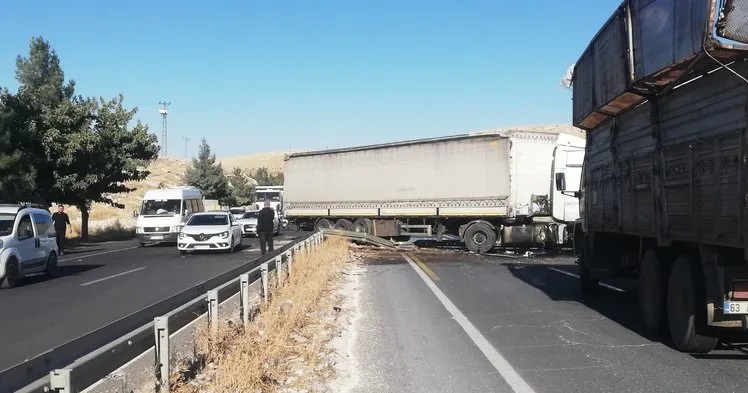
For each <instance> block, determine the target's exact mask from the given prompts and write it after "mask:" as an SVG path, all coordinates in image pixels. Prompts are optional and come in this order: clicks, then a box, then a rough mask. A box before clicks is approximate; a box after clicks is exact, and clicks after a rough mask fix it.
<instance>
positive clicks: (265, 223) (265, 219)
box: [257, 201, 275, 255]
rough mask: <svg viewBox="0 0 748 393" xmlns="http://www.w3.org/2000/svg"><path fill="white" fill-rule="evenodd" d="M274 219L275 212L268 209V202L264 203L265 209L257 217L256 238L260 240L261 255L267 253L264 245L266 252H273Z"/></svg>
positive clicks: (270, 208)
mask: <svg viewBox="0 0 748 393" xmlns="http://www.w3.org/2000/svg"><path fill="white" fill-rule="evenodd" d="M274 219H275V210H273V208H272V207H270V201H265V207H263V208H262V210H260V214H259V217H257V236H258V237H259V238H260V251H261V252H262V255H265V254H266V253H267V252H266V250H265V245H266V244H267V251H269V252H273V229H274V228H273V226H274V225H273V221H274Z"/></svg>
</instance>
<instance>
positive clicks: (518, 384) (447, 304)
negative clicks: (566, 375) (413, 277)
mask: <svg viewBox="0 0 748 393" xmlns="http://www.w3.org/2000/svg"><path fill="white" fill-rule="evenodd" d="M402 257H403V258H405V260H406V261H408V264H410V267H412V268H413V270H415V272H416V273H417V274H418V276H419V277H421V279H422V280H423V282H425V283H426V285H427V286H428V287H429V289H431V292H433V293H434V295H435V296H436V298H437V299H439V301H440V302H441V303H442V304H443V305H444V308H446V309H447V311H449V313H450V314H452V318H454V320H455V321H457V323H458V324H459V325H460V327H462V330H464V331H465V333H467V335H468V337H470V339H471V340H473V343H475V345H476V346H477V347H478V349H480V351H481V352H483V355H485V356H486V359H488V361H489V362H491V364H492V365H493V367H494V368H495V369H496V371H498V372H499V374H501V376H502V377H503V378H504V380H505V381H506V383H507V384H509V386H510V387H511V388H512V390H513V391H514V392H516V393H535V391H534V390H533V389H532V388H531V387H530V385H529V384H528V383H527V382H526V381H525V380H524V379H522V376H520V375H519V374H518V373H517V371H515V370H514V368H513V367H512V365H511V364H509V362H508V361H507V360H506V359H505V358H504V357H503V356H501V354H500V353H499V351H497V350H496V348H494V347H493V345H491V343H490V342H489V341H488V340H487V339H486V337H484V336H483V334H481V332H480V331H479V330H478V329H477V328H476V327H475V326H474V325H473V324H472V323H470V321H469V320H468V319H467V317H465V315H464V314H462V312H461V311H460V309H459V308H457V306H455V305H454V303H452V301H451V300H449V298H448V297H447V295H445V294H444V292H442V291H441V290H440V289H439V287H437V286H436V284H434V282H433V281H431V279H430V278H429V277H428V276H427V275H426V273H424V271H423V270H421V268H420V267H418V265H417V264H416V263H415V262H413V260H412V259H410V258H409V257H408V256H407V255H404V254H403V255H402Z"/></svg>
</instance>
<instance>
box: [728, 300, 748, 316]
mask: <svg viewBox="0 0 748 393" xmlns="http://www.w3.org/2000/svg"><path fill="white" fill-rule="evenodd" d="M723 307H724V309H725V311H724V312H725V314H748V302H735V301H729V300H728V301H725V303H724V305H723Z"/></svg>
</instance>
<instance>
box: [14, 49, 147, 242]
mask: <svg viewBox="0 0 748 393" xmlns="http://www.w3.org/2000/svg"><path fill="white" fill-rule="evenodd" d="M16 80H17V81H18V83H19V88H18V92H17V93H16V94H11V93H9V92H8V91H7V90H4V91H3V92H2V93H1V94H0V154H1V156H0V178H1V179H2V180H0V193H2V194H3V195H7V196H8V198H7V199H15V200H29V199H33V196H30V195H29V194H36V195H37V196H38V197H39V198H40V199H41V200H43V201H44V202H45V203H47V204H51V203H52V202H57V203H68V204H73V205H75V206H77V207H78V208H79V209H80V211H81V215H82V220H83V222H82V225H81V237H83V238H84V239H85V238H87V237H88V212H89V208H90V205H91V203H93V202H103V203H109V204H112V205H115V206H118V207H122V206H121V205H118V204H116V203H115V202H114V201H113V200H112V199H111V197H110V195H111V194H114V193H122V192H130V191H132V190H133V189H132V188H129V187H127V186H126V185H125V182H128V181H134V180H142V179H144V178H145V177H146V176H147V175H148V172H147V171H145V170H144V169H143V168H146V167H147V165H148V164H149V163H150V162H151V161H152V160H154V159H156V157H157V154H158V146H157V145H156V136H155V135H153V134H150V133H149V132H148V128H147V127H146V126H145V125H143V124H140V123H139V122H138V123H137V124H136V125H135V126H134V127H132V128H131V127H130V123H131V121H132V119H133V117H134V115H135V113H136V111H137V110H136V109H131V110H128V109H125V108H124V106H123V100H124V98H123V96H122V95H120V96H118V97H116V98H114V99H112V100H104V99H103V98H84V97H82V96H76V95H75V83H74V82H73V81H68V82H65V74H64V72H63V71H62V67H61V66H60V59H59V57H58V56H57V53H56V52H55V51H54V50H53V49H52V48H51V46H50V45H49V43H48V42H47V41H46V40H44V39H43V38H41V37H36V38H33V39H32V40H31V44H30V46H29V55H28V57H23V56H18V57H17V59H16ZM6 141H7V143H6ZM8 173H12V175H8V176H7V177H6V176H4V175H5V174H8Z"/></svg>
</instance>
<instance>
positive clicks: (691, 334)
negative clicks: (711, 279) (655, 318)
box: [667, 256, 718, 353]
mask: <svg viewBox="0 0 748 393" xmlns="http://www.w3.org/2000/svg"><path fill="white" fill-rule="evenodd" d="M698 268H700V266H699V265H698V264H697V263H696V261H694V260H693V259H692V258H689V257H687V256H680V257H678V259H676V260H675V263H674V264H673V269H672V271H671V273H670V279H669V280H668V292H667V315H668V325H669V327H670V336H671V338H672V340H673V345H674V346H675V348H676V349H678V350H679V351H681V352H688V353H707V352H709V351H711V350H712V349H714V347H715V346H716V345H717V341H718V338H717V337H713V336H705V335H703V334H701V333H699V332H698V331H699V330H700V329H702V328H704V327H705V325H706V315H705V313H706V305H705V304H703V300H704V299H705V296H704V290H703V285H699V283H698V281H697V280H698V279H699V277H700V275H699V274H698V272H697V269H698ZM701 309H704V310H703V311H702V310H701Z"/></svg>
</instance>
